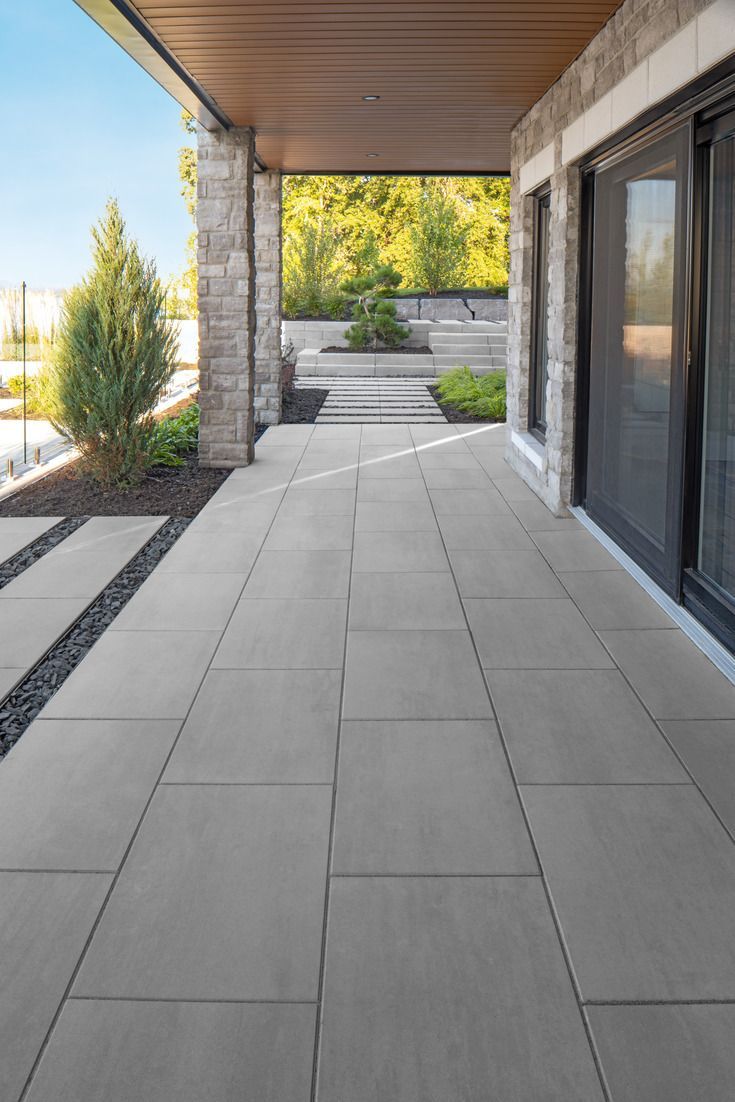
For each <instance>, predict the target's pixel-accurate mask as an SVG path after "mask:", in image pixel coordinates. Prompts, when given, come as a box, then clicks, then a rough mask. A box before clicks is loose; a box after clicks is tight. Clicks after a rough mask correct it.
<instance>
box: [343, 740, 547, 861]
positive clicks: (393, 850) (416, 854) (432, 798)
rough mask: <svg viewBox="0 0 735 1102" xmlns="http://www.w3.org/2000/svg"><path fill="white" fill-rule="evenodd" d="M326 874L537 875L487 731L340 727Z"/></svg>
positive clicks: (499, 750)
mask: <svg viewBox="0 0 735 1102" xmlns="http://www.w3.org/2000/svg"><path fill="white" fill-rule="evenodd" d="M334 871H335V872H336V873H350V874H351V875H358V876H359V875H374V874H380V873H393V874H404V875H405V874H408V875H429V876H431V875H441V874H447V875H461V874H463V873H464V874H473V875H479V874H483V873H485V874H496V875H497V874H503V873H506V874H508V873H510V874H515V873H527V874H530V875H535V874H537V873H538V871H539V870H538V865H537V863H536V859H535V857H534V855H533V851H532V849H531V843H530V839H529V837H528V832H527V830H526V826H525V823H524V821H523V815H522V812H521V808H520V804H519V802H518V796H517V794H516V790H515V787H514V785H513V782H512V779H511V776H510V772H509V770H508V765H507V762H506V760H505V755H504V752H503V747H502V744H501V742H500V739H499V737H498V734H497V729H496V727H495V724H494V723H492V722H491V721H489V720H488V721H486V722H457V721H455V722H445V723H438V722H430V721H424V722H420V721H419V722H410V721H400V722H393V723H390V722H388V723H370V722H362V723H361V722H353V723H344V724H343V725H342V734H341V739H340V765H339V785H338V796H337V815H336V823H335V848H334Z"/></svg>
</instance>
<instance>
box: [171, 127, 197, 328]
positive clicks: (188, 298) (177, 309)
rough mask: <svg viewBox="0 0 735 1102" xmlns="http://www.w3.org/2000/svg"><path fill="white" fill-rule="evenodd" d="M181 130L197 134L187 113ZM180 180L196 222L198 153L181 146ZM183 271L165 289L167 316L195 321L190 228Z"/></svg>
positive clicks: (193, 241) (194, 270)
mask: <svg viewBox="0 0 735 1102" xmlns="http://www.w3.org/2000/svg"><path fill="white" fill-rule="evenodd" d="M181 128H182V130H183V131H184V132H185V133H186V134H195V133H196V122H195V121H194V119H193V117H192V116H191V115H190V114H189V112H188V111H182V112H181ZM179 180H180V181H181V195H182V197H183V200H184V203H185V204H186V209H187V212H188V214H189V216H190V218H191V220H192V223H194V222H195V221H196V209H197V151H196V149H194V148H193V147H192V146H189V145H184V146H182V147H181V149H180V150H179ZM185 256H186V259H185V263H184V270H183V271H182V273H181V274H180V275H179V276H178V278H176V279H172V280H171V281H170V282H169V285H168V288H167V302H166V315H167V316H168V317H170V318H195V317H196V316H197V312H198V306H197V235H196V229H194V228H192V231H191V233H190V234H189V236H188V237H187V239H186V253H185Z"/></svg>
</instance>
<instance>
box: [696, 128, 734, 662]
mask: <svg viewBox="0 0 735 1102" xmlns="http://www.w3.org/2000/svg"><path fill="white" fill-rule="evenodd" d="M698 155H699V157H700V172H699V176H698V181H699V190H700V192H701V194H700V195H699V196H697V197H696V198H697V201H698V207H699V212H700V225H701V231H700V233H701V247H700V249H699V250H698V257H697V260H698V263H699V265H700V272H699V277H700V279H699V282H700V295H699V304H698V314H699V324H698V325H696V326H695V334H696V336H695V347H694V351H695V356H694V360H695V363H694V367H695V371H696V379H695V383H697V384H698V386H697V390H698V399H699V401H698V407H699V408H697V409H695V412H694V414H693V420H694V424H695V426H696V428H698V429H699V431H698V432H697V433H696V449H697V452H698V454H696V455H694V456H693V457H692V462H693V464H694V466H695V471H696V478H695V481H694V487H693V491H694V492H693V498H694V500H693V502H692V507H691V512H692V521H693V528H694V539H693V540H692V543H693V547H692V550H691V551H690V556H689V557H690V559H691V561H690V563H689V564H688V566H689V569H688V570H687V571H686V573H685V579H684V591H685V601H687V602H688V603H690V604H691V605H693V606H694V607H695V610H696V611H699V612H700V614H702V618H704V619H705V620H706V622H707V623H708V625H709V626H710V627H711V628H713V629H714V630H715V631H716V632H717V634H718V635H720V636H721V637H722V638H725V639H726V640H727V641H728V642H730V645H731V646H732V645H733V642H735V273H734V272H733V268H734V266H735V113H730V114H726V115H724V116H721V117H720V118H718V119H717V120H715V121H714V122H712V123H707V124H705V125H703V126H702V127H701V128H700V130H699V131H698ZM694 401H695V403H696V402H697V396H695V399H694ZM700 426H701V427H700Z"/></svg>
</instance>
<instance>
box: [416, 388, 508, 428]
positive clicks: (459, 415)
mask: <svg viewBox="0 0 735 1102" xmlns="http://www.w3.org/2000/svg"><path fill="white" fill-rule="evenodd" d="M426 389H427V390H428V391H429V394H431V396H432V398H433V399H434V401H435V402H436V404H437V405H438V406H439V409H440V410H441V411H442V413H443V414H444V416H445V417H446V419H447V421H449V422H450V424H456V425H470V424H480V423H481V424H484V425H486V424H487V423H488V421H493V422H495V423H496V424H503V423H504V421H503V420H501V419H500V418H497V417H477V416H476V415H475V414H473V413H467V412H466V410H463V409H458V408H457V406H453V405H452V404H451V403H450V402H443V401H442V399H441V396H440V394H439V391H438V390H437V388H436V387H435V386H429V387H427V388H426Z"/></svg>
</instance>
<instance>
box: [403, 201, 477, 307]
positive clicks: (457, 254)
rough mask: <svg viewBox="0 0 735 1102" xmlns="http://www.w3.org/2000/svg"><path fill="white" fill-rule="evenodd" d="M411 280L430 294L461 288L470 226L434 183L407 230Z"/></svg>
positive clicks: (465, 265) (465, 267) (465, 266)
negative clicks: (410, 251)
mask: <svg viewBox="0 0 735 1102" xmlns="http://www.w3.org/2000/svg"><path fill="white" fill-rule="evenodd" d="M409 232H410V235H411V248H412V254H411V278H412V279H413V280H414V282H415V283H416V284H417V285H419V286H422V287H426V288H427V290H428V292H429V294H430V295H436V294H437V293H438V292H439V291H443V290H445V289H446V288H450V287H462V286H463V285H464V277H465V271H466V269H467V238H468V236H469V232H470V227H469V224H468V223H467V221H466V220H463V219H462V217H461V215H460V213H459V210H458V208H457V205H456V203H454V202H453V201H452V199H451V198H450V196H449V195H448V194H447V192H446V190H445V189H444V188H442V187H441V185H440V184H438V183H436V182H433V183H432V185H431V187H429V188H427V190H426V194H425V195H424V196H423V198H422V199H421V202H420V204H419V209H418V212H417V216H416V221H415V222H414V223H413V225H412V226H411V227H410V231H409Z"/></svg>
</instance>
